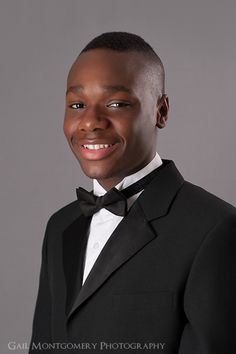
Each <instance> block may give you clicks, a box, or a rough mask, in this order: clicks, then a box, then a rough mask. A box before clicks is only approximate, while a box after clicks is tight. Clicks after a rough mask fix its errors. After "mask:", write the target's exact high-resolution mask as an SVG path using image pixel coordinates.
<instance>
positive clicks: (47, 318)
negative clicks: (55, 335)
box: [29, 220, 51, 354]
mask: <svg viewBox="0 0 236 354" xmlns="http://www.w3.org/2000/svg"><path fill="white" fill-rule="evenodd" d="M49 221H50V220H49ZM49 221H48V223H47V227H46V231H45V236H44V240H43V245H42V256H41V268H40V276H39V287H38V295H37V300H36V306H35V310H34V317H33V326H32V335H31V341H30V346H29V348H30V349H29V354H31V353H34V354H35V353H42V349H40V345H42V343H50V342H51V295H50V286H49V278H48V264H47V263H48V261H47V242H48V233H49ZM40 343H41V344H40ZM43 353H46V352H45V350H43Z"/></svg>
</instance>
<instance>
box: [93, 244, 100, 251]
mask: <svg viewBox="0 0 236 354" xmlns="http://www.w3.org/2000/svg"><path fill="white" fill-rule="evenodd" d="M98 247H99V243H98V242H95V244H94V245H93V248H94V249H95V250H96V249H98Z"/></svg>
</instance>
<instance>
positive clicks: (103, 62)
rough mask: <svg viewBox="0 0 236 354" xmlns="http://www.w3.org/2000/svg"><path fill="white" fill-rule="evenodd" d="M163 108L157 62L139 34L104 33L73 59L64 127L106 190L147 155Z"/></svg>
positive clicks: (86, 168)
mask: <svg viewBox="0 0 236 354" xmlns="http://www.w3.org/2000/svg"><path fill="white" fill-rule="evenodd" d="M167 113H168V99H167V97H166V95H165V91H164V68H163V65H162V62H161V60H160V58H159V57H158V56H157V54H156V53H155V52H154V50H153V49H152V48H151V46H150V45H149V44H147V43H146V42H145V41H144V40H143V39H142V38H141V37H139V36H137V35H135V34H131V33H126V32H108V33H104V34H102V35H100V36H98V37H96V38H94V39H93V40H92V41H91V42H90V43H89V44H88V45H87V46H86V47H85V48H84V49H83V50H82V51H81V53H80V54H79V56H78V57H77V59H76V61H75V62H74V64H73V65H72V68H71V70H70V72H69V75H68V80H67V99H66V112H65V120H64V133H65V135H66V138H67V140H68V143H69V146H70V147H71V149H72V151H73V153H74V154H75V156H76V158H77V159H78V160H79V163H80V165H81V168H82V170H83V171H84V173H85V174H86V175H87V176H88V177H90V178H95V179H97V180H98V181H99V183H100V184H101V185H102V186H103V187H104V188H106V189H107V190H108V189H110V188H112V187H113V186H114V185H116V184H117V183H119V181H121V180H122V179H123V178H124V177H125V176H127V175H130V174H132V173H134V172H136V171H138V170H139V169H141V168H142V167H144V166H145V165H146V164H148V163H149V162H150V161H151V159H152V158H153V157H154V155H155V152H156V138H157V131H158V128H163V127H164V126H165V123H166V120H167ZM107 145H109V146H107ZM110 145H111V146H110Z"/></svg>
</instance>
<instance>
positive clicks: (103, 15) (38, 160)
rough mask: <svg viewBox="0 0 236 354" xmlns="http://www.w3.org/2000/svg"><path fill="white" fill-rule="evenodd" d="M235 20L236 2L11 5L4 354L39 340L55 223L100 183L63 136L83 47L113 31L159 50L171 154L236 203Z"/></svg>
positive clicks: (4, 54)
mask: <svg viewBox="0 0 236 354" xmlns="http://www.w3.org/2000/svg"><path fill="white" fill-rule="evenodd" d="M235 15H236V2H235V0H225V1H222V0H198V1H195V0H179V1H178V0H172V1H171V0H165V1H158V0H145V1H144V0H133V1H132V0H119V1H118V0H117V1H115V0H93V1H92V0H86V1H83V0H77V1H76V0H64V1H63V0H48V1H46V0H38V1H37V0H15V1H14V0H4V1H3V0H1V2H0V38H1V42H0V45H1V47H0V48H1V55H0V60H1V65H0V78H1V81H0V84H1V85H0V86H1V87H0V90H1V92H0V100H1V104H0V114H1V129H0V134H1V138H0V143H1V150H0V151H1V184H0V188H1V212H0V215H1V240H2V243H1V256H0V262H1V264H0V269H1V328H0V334H1V353H4V354H5V353H10V352H12V351H11V350H10V349H8V348H7V344H8V342H9V341H15V342H18V343H24V342H29V339H30V335H31V325H32V318H33V310H34V306H35V301H36V295H37V289H38V277H39V267H40V262H41V245H42V239H43V235H44V231H45V226H46V222H47V220H48V218H49V216H50V215H51V214H52V213H53V212H55V211H56V210H57V209H59V208H60V207H62V206H63V205H65V204H67V203H69V202H71V201H73V200H74V199H75V198H76V194H75V188H76V187H77V186H78V185H82V186H84V187H90V186H91V182H90V181H89V180H87V179H86V178H85V177H84V176H83V175H82V173H81V171H80V168H79V164H78V163H77V161H76V159H75V157H74V155H73V154H72V152H71V151H70V150H69V147H68V145H67V142H66V139H65V138H64V136H63V130H62V125H63V115H64V93H65V81H66V76H67V72H68V69H69V67H70V65H71V64H72V62H73V60H74V59H75V57H76V55H77V53H78V51H80V50H81V49H82V47H83V46H84V45H85V44H87V42H88V41H89V40H90V39H92V38H93V37H94V36H96V35H98V34H100V33H101V32H104V31H112V30H122V31H123V30H124V31H130V32H134V33H137V34H139V35H141V36H143V37H144V38H145V39H146V40H147V41H148V42H150V44H151V45H152V46H153V47H154V48H155V49H156V50H157V52H158V53H159V54H160V56H161V58H162V60H163V62H164V65H165V69H166V79H167V84H166V87H167V93H168V95H169V98H170V104H171V111H170V118H169V123H168V126H167V128H166V129H164V130H162V131H161V134H160V139H159V143H158V151H159V153H160V155H161V156H162V157H165V158H170V159H174V160H175V162H176V164H177V166H178V168H179V169H180V171H181V172H182V174H183V175H184V177H185V178H186V179H188V180H191V181H192V182H193V183H195V184H199V185H201V186H202V187H204V188H206V189H208V190H209V191H211V192H212V193H214V194H217V195H218V196H220V197H222V198H223V199H226V200H227V201H228V202H230V203H232V204H236V189H235V181H236V168H235V156H234V155H235V150H236V149H235V147H236V142H235V131H236V119H235V101H236V95H235V93H236V75H235V62H236V48H235V35H236V24H235ZM15 352H19V353H25V352H26V351H25V350H16V351H15Z"/></svg>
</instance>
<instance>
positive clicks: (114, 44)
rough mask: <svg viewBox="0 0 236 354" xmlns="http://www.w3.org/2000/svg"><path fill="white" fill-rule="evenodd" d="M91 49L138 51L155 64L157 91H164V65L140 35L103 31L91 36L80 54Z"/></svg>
mask: <svg viewBox="0 0 236 354" xmlns="http://www.w3.org/2000/svg"><path fill="white" fill-rule="evenodd" d="M93 49H111V50H114V51H118V52H139V53H142V54H143V55H144V56H146V57H147V59H149V60H151V62H153V63H154V64H155V65H156V69H157V74H158V81H159V85H158V86H160V87H159V91H161V93H164V86H165V71H164V65H163V63H162V61H161V59H160V57H159V56H158V55H157V53H156V52H155V51H154V49H153V48H152V47H151V45H150V44H148V43H147V42H146V41H145V40H144V39H143V38H142V37H140V36H138V35H137V34H134V33H129V32H120V31H116V32H105V33H102V34H100V35H99V36H97V37H95V38H93V39H92V40H91V41H90V42H89V43H88V44H87V45H86V46H85V47H84V49H83V50H82V51H81V52H80V54H82V53H84V52H87V51H89V50H93ZM80 54H79V55H80Z"/></svg>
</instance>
